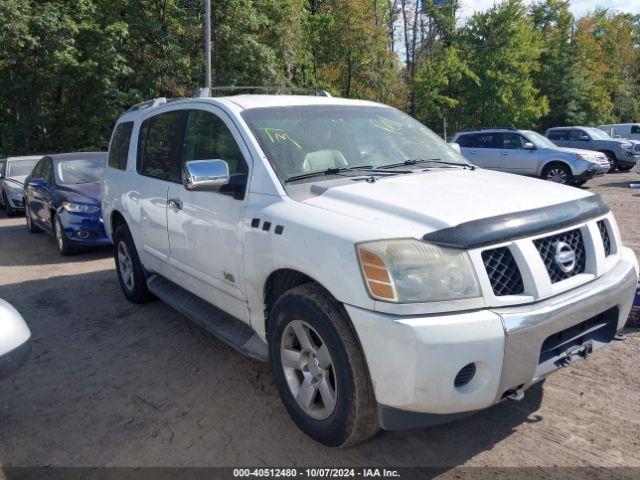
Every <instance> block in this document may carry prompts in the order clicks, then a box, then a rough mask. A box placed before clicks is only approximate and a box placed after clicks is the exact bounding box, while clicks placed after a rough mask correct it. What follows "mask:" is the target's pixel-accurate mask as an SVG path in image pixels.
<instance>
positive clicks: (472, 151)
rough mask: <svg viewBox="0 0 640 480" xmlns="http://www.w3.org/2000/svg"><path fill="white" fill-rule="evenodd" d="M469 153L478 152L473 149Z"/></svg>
mask: <svg viewBox="0 0 640 480" xmlns="http://www.w3.org/2000/svg"><path fill="white" fill-rule="evenodd" d="M469 153H473V154H474V155H475V154H476V153H478V152H476V151H475V150H471V151H470V152H469Z"/></svg>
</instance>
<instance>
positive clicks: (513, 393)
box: [507, 388, 524, 402]
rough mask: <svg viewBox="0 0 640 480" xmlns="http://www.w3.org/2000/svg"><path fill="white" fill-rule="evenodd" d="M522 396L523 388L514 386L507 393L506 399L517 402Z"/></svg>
mask: <svg viewBox="0 0 640 480" xmlns="http://www.w3.org/2000/svg"><path fill="white" fill-rule="evenodd" d="M523 398H524V390H523V389H521V388H514V389H513V390H510V391H509V392H508V393H507V399H509V400H515V401H516V402H519V401H520V400H522V399H523Z"/></svg>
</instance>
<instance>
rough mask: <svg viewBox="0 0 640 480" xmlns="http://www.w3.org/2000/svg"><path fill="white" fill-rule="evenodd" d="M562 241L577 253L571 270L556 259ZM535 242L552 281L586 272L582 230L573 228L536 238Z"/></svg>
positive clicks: (555, 281)
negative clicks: (566, 268) (563, 266)
mask: <svg viewBox="0 0 640 480" xmlns="http://www.w3.org/2000/svg"><path fill="white" fill-rule="evenodd" d="M560 242H563V243H566V244H567V245H569V247H570V248H571V249H572V250H573V251H574V253H575V264H574V266H573V268H572V269H571V270H570V271H569V272H565V271H563V270H562V269H561V268H560V266H559V265H558V263H556V260H555V256H556V248H557V246H558V243H560ZM533 243H534V245H535V246H536V248H537V249H538V252H539V253H540V257H541V258H542V261H543V262H544V265H545V266H546V267H547V272H548V273H549V278H550V279H551V283H557V282H560V281H562V280H566V279H567V278H571V277H573V276H574V275H577V274H579V273H582V272H584V268H585V265H586V255H585V250H584V241H583V240H582V233H581V232H580V230H571V231H569V232H563V233H559V234H557V235H552V236H551V237H546V238H539V239H538V240H534V242H533Z"/></svg>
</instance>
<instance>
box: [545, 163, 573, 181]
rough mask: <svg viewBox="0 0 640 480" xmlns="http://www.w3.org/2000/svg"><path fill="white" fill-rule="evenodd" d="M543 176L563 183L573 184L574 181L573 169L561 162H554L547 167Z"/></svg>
mask: <svg viewBox="0 0 640 480" xmlns="http://www.w3.org/2000/svg"><path fill="white" fill-rule="evenodd" d="M542 178H544V179H545V180H548V181H550V182H553V183H560V184H562V185H571V184H572V183H573V174H572V173H571V170H570V169H569V167H567V166H566V165H563V164H561V163H554V164H551V165H549V166H548V167H546V168H545V169H544V172H543V173H542Z"/></svg>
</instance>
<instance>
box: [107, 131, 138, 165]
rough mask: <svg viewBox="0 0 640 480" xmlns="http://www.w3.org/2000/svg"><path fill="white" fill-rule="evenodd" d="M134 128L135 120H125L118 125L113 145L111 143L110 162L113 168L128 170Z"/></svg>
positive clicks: (112, 140) (112, 141)
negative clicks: (130, 143)
mask: <svg viewBox="0 0 640 480" xmlns="http://www.w3.org/2000/svg"><path fill="white" fill-rule="evenodd" d="M132 130H133V122H123V123H120V124H118V126H116V130H115V132H114V133H113V139H111V145H109V160H108V164H109V166H110V167H111V168H117V169H118V170H126V168H127V157H128V156H129V142H130V141H131V132H132Z"/></svg>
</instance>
